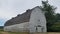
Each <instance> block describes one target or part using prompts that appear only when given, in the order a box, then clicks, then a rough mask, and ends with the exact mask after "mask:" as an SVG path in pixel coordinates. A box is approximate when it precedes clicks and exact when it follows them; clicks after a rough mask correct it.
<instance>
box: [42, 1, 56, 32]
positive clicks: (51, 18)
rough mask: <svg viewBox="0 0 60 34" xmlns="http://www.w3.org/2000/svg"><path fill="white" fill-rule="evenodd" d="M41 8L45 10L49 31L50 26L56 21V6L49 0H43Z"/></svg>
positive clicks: (48, 29)
mask: <svg viewBox="0 0 60 34" xmlns="http://www.w3.org/2000/svg"><path fill="white" fill-rule="evenodd" d="M41 9H42V11H44V12H45V17H46V21H47V31H50V30H51V29H50V27H51V26H52V25H53V24H54V23H55V22H56V19H55V15H54V14H55V9H56V7H54V6H52V5H50V4H49V3H48V1H42V6H41Z"/></svg>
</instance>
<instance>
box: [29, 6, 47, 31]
mask: <svg viewBox="0 0 60 34" xmlns="http://www.w3.org/2000/svg"><path fill="white" fill-rule="evenodd" d="M39 20H40V21H39ZM38 25H41V26H43V28H44V29H43V32H47V31H46V19H45V16H44V13H43V12H42V11H41V10H40V8H38V7H36V8H35V9H34V10H33V11H32V13H31V17H30V22H29V28H30V32H36V26H38ZM39 30H41V29H39ZM40 32H42V31H40Z"/></svg>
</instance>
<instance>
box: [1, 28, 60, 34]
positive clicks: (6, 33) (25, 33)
mask: <svg viewBox="0 0 60 34" xmlns="http://www.w3.org/2000/svg"><path fill="white" fill-rule="evenodd" d="M0 34H29V33H28V32H5V31H3V29H0ZM34 34H60V32H47V33H34Z"/></svg>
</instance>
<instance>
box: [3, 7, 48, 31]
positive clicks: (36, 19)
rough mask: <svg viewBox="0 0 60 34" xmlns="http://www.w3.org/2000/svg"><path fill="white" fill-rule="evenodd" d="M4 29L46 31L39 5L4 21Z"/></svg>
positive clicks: (44, 19) (44, 20)
mask: <svg viewBox="0 0 60 34" xmlns="http://www.w3.org/2000/svg"><path fill="white" fill-rule="evenodd" d="M4 31H11V32H47V28H46V18H45V15H44V12H43V11H42V10H41V8H40V6H36V7H34V8H32V9H28V10H27V11H26V12H25V13H23V14H19V15H17V16H16V17H14V18H12V19H10V20H8V21H6V23H5V24H4Z"/></svg>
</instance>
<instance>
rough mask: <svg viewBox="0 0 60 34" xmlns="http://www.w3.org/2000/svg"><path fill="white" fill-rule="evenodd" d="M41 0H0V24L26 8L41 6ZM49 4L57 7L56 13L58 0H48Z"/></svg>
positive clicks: (59, 6)
mask: <svg viewBox="0 0 60 34" xmlns="http://www.w3.org/2000/svg"><path fill="white" fill-rule="evenodd" d="M41 1H42V0H0V26H4V23H5V22H6V21H7V20H9V19H11V18H12V17H15V16H17V14H22V13H24V12H25V11H26V10H27V9H32V8H33V7H36V6H41ZM44 1H45V0H44ZM48 1H49V4H51V5H53V6H55V7H57V9H56V13H60V12H59V11H60V0H48Z"/></svg>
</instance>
